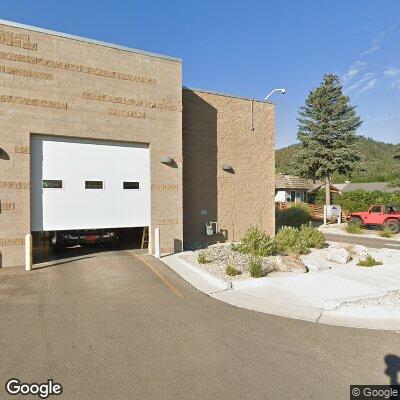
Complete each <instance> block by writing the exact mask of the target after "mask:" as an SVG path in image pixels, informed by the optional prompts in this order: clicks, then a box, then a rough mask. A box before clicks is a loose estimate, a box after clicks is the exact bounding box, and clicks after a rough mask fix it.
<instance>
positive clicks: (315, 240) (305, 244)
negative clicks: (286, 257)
mask: <svg viewBox="0 0 400 400" xmlns="http://www.w3.org/2000/svg"><path fill="white" fill-rule="evenodd" d="M275 242H276V245H277V248H278V250H279V251H283V252H286V253H289V254H292V255H295V256H299V255H301V254H307V253H309V251H310V248H317V249H321V248H322V247H324V246H325V245H326V241H325V237H324V235H323V234H322V233H321V232H320V231H319V230H318V229H315V228H313V227H311V226H307V225H303V226H302V227H301V228H300V230H298V229H296V228H293V227H291V226H284V227H283V228H282V229H281V230H280V231H279V232H278V233H277V234H276V236H275Z"/></svg>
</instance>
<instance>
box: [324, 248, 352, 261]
mask: <svg viewBox="0 0 400 400" xmlns="http://www.w3.org/2000/svg"><path fill="white" fill-rule="evenodd" d="M325 258H326V259H327V260H329V261H333V262H335V263H338V264H346V263H348V262H349V261H350V260H351V255H350V253H349V252H348V251H347V250H346V249H344V248H336V247H331V248H329V249H328V252H327V254H326V257H325Z"/></svg>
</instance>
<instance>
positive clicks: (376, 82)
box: [356, 78, 379, 96]
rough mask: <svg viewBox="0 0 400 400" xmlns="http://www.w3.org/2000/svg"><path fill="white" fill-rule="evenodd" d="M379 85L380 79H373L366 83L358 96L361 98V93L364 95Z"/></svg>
mask: <svg viewBox="0 0 400 400" xmlns="http://www.w3.org/2000/svg"><path fill="white" fill-rule="evenodd" d="M378 85H379V79H376V78H373V79H371V80H369V81H368V82H366V83H365V85H364V86H363V87H362V88H361V89H360V90H359V91H358V92H357V93H356V96H359V95H360V94H361V93H364V92H366V91H368V90H372V89H374V88H376V87H377V86H378Z"/></svg>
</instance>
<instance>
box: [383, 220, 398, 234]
mask: <svg viewBox="0 0 400 400" xmlns="http://www.w3.org/2000/svg"><path fill="white" fill-rule="evenodd" d="M383 226H384V227H385V228H386V229H390V230H391V231H392V232H393V233H398V232H399V231H400V221H398V220H397V219H388V220H387V221H386V222H385V223H384V224H383Z"/></svg>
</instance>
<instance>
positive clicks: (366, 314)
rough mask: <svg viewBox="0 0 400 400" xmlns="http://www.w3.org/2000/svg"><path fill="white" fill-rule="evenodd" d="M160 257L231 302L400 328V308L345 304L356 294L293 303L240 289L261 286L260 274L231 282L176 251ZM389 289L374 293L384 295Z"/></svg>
mask: <svg viewBox="0 0 400 400" xmlns="http://www.w3.org/2000/svg"><path fill="white" fill-rule="evenodd" d="M161 261H163V262H164V264H166V265H167V266H168V267H170V268H171V269H172V270H174V271H175V272H176V273H177V274H178V275H180V276H181V277H182V278H183V279H185V280H186V281H187V282H189V283H190V284H191V285H192V286H194V287H195V288H197V289H199V290H200V291H202V292H203V293H205V294H207V295H209V296H210V297H212V298H214V299H216V300H219V301H223V302H225V303H228V304H230V305H233V306H236V307H239V308H245V309H247V310H253V311H257V312H262V313H264V314H271V315H277V316H280V317H286V318H293V319H299V320H304V321H309V322H315V323H320V324H324V325H338V326H346V327H351V328H364V329H377V330H400V312H394V313H391V312H389V311H387V312H384V311H382V309H378V308H377V307H375V308H374V307H372V306H371V307H363V306H359V305H355V304H346V303H345V302H346V301H350V300H355V299H358V298H359V297H357V298H346V299H345V300H343V301H332V302H326V304H324V307H323V308H318V307H311V306H306V305H298V304H291V303H286V302H282V301H271V300H270V299H265V298H262V297H257V296H252V295H250V294H247V293H242V292H240V291H238V290H240V289H244V288H251V287H258V286H261V285H262V283H263V282H265V280H266V279H271V278H258V279H254V280H253V279H251V280H250V279H249V280H243V281H236V282H235V281H234V282H228V281H225V280H223V279H219V278H216V277H215V276H213V275H211V274H210V273H208V272H206V271H203V270H202V269H200V268H198V267H196V266H194V265H192V264H190V263H188V262H187V261H185V260H183V259H182V258H180V257H179V256H178V255H177V254H173V255H169V256H166V257H162V258H161ZM385 293H387V291H382V293H380V294H378V293H377V294H375V295H373V296H365V298H370V297H375V296H376V295H382V294H385Z"/></svg>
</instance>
